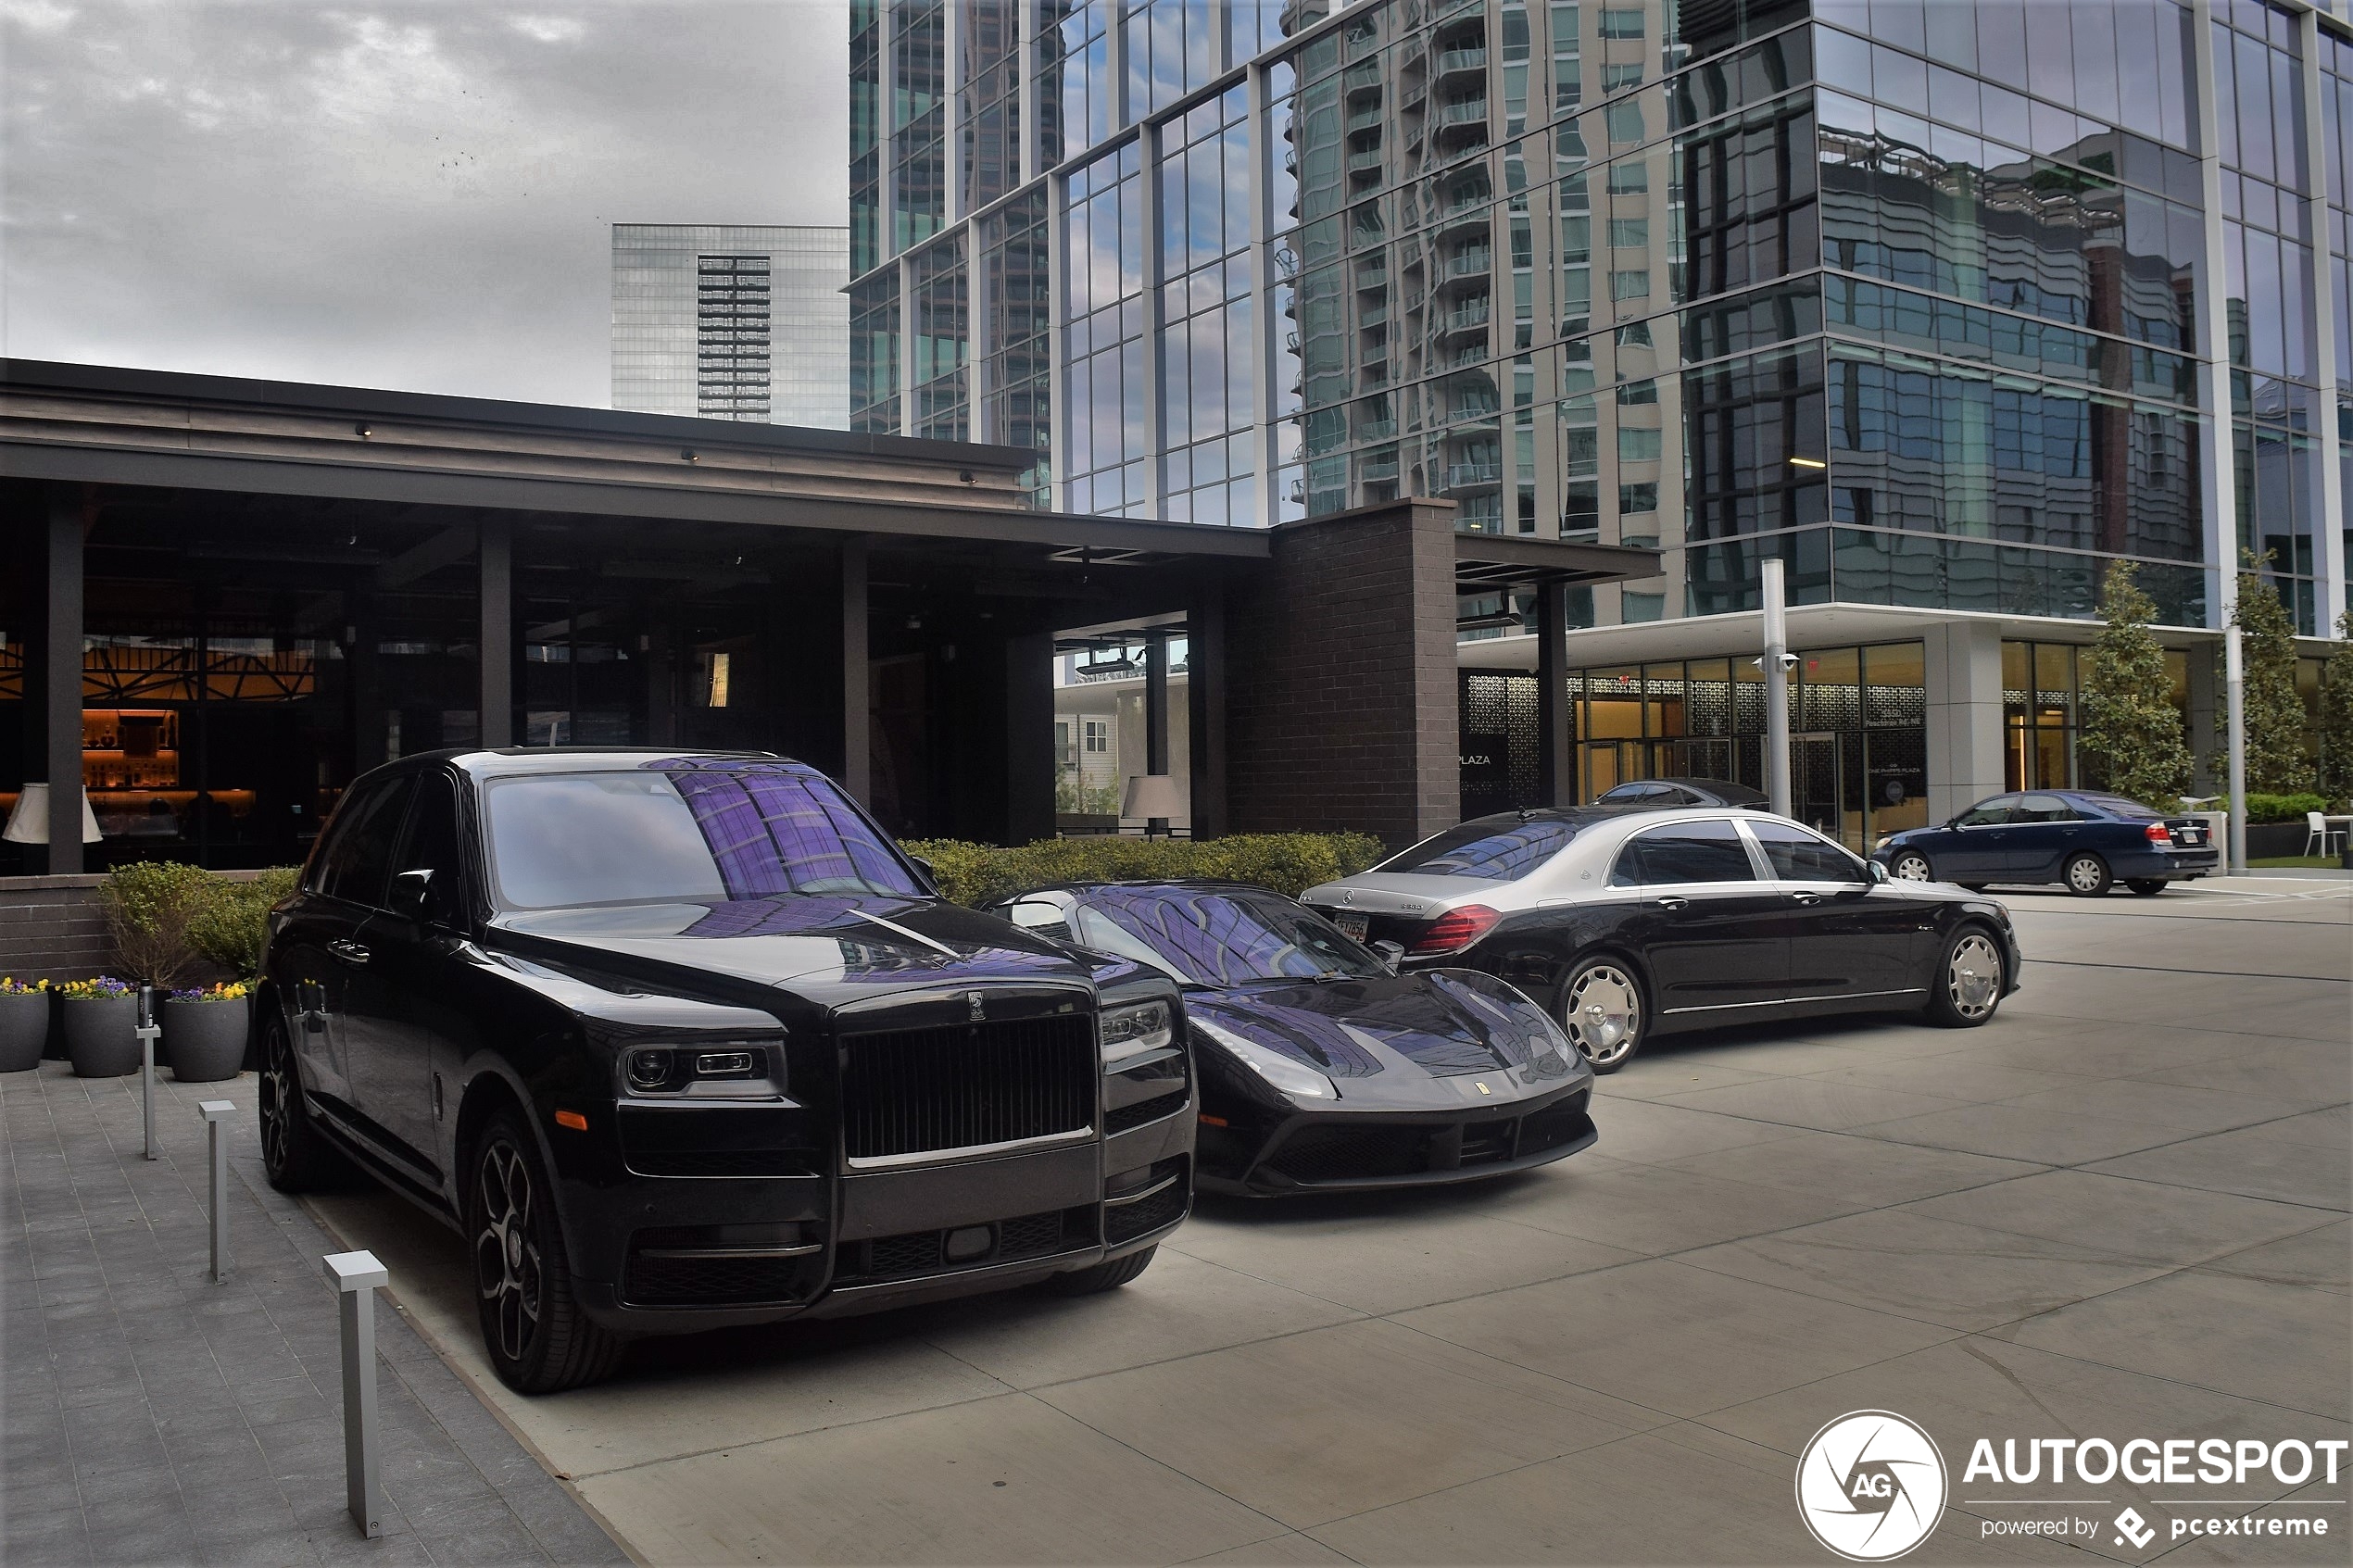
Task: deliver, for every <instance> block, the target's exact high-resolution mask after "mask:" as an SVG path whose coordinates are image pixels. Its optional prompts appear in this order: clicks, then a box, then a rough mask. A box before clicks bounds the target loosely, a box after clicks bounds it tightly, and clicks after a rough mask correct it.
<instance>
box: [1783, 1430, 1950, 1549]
mask: <svg viewBox="0 0 2353 1568" xmlns="http://www.w3.org/2000/svg"><path fill="white" fill-rule="evenodd" d="M1944 1487H1945V1479H1944V1455H1943V1454H1942V1453H1940V1452H1938V1451H1937V1448H1936V1443H1935V1440H1934V1439H1933V1438H1931V1437H1930V1436H1929V1435H1928V1434H1927V1433H1926V1432H1924V1431H1922V1430H1921V1429H1920V1428H1919V1426H1918V1425H1917V1424H1914V1423H1912V1422H1910V1421H1907V1420H1906V1419H1905V1418H1904V1417H1902V1416H1900V1415H1897V1414H1896V1413H1895V1412H1894V1411H1851V1412H1849V1413H1848V1414H1845V1415H1843V1416H1840V1417H1839V1418H1838V1419H1837V1420H1836V1421H1833V1422H1831V1424H1829V1425H1827V1426H1825V1427H1823V1428H1822V1429H1821V1430H1820V1431H1819V1432H1817V1433H1815V1434H1814V1436H1813V1437H1812V1439H1811V1440H1810V1441H1808V1442H1807V1443H1806V1451H1805V1452H1804V1453H1802V1454H1800V1455H1799V1456H1798V1460H1797V1513H1798V1517H1799V1518H1801V1519H1803V1520H1805V1521H1806V1529H1808V1530H1810V1531H1812V1532H1813V1536H1814V1538H1815V1539H1816V1540H1818V1541H1819V1542H1821V1543H1822V1545H1824V1546H1825V1547H1827V1548H1829V1549H1831V1551H1834V1552H1836V1553H1837V1554H1838V1555H1839V1556H1841V1557H1843V1558H1845V1559H1846V1560H1847V1561H1849V1562H1889V1561H1891V1560H1892V1559H1894V1558H1898V1557H1901V1556H1903V1555H1904V1554H1905V1553H1906V1552H1907V1551H1909V1550H1911V1549H1913V1548H1914V1547H1916V1546H1918V1545H1919V1544H1920V1543H1921V1542H1922V1541H1924V1540H1926V1539H1928V1537H1929V1536H1930V1535H1931V1533H1933V1532H1934V1530H1935V1529H1936V1521H1937V1520H1938V1519H1939V1518H1940V1517H1942V1516H1943V1514H1944Z"/></svg>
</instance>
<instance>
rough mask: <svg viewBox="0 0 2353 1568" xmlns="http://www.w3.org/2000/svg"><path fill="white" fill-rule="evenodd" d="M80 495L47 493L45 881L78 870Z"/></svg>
mask: <svg viewBox="0 0 2353 1568" xmlns="http://www.w3.org/2000/svg"><path fill="white" fill-rule="evenodd" d="M48 557H49V562H48V565H49V571H48V583H47V588H48V608H47V616H46V619H47V621H48V625H47V628H46V631H47V638H46V643H47V646H45V647H44V649H43V650H42V660H41V667H42V681H41V687H42V695H43V697H44V703H45V705H46V707H47V709H48V714H47V728H46V744H45V746H44V752H45V753H46V755H45V757H44V761H43V764H42V768H41V776H42V777H43V778H45V779H47V780H48V781H49V864H48V868H47V869H48V872H49V874H50V875H51V876H71V875H74V874H77V873H79V872H81V870H82V495H81V492H80V487H79V486H70V485H64V484H53V485H51V486H50V487H49V548H48Z"/></svg>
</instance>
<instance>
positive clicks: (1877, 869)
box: [1863, 860, 1887, 887]
mask: <svg viewBox="0 0 2353 1568" xmlns="http://www.w3.org/2000/svg"><path fill="white" fill-rule="evenodd" d="M1863 863H1864V864H1865V865H1868V866H1869V867H1870V868H1871V885H1873V886H1874V887H1877V886H1880V885H1882V884H1885V883H1886V881H1887V868H1886V867H1885V866H1883V865H1881V864H1880V863H1879V862H1878V861H1877V860H1866V861H1865V862H1863Z"/></svg>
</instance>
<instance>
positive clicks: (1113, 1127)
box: [1103, 1089, 1191, 1137]
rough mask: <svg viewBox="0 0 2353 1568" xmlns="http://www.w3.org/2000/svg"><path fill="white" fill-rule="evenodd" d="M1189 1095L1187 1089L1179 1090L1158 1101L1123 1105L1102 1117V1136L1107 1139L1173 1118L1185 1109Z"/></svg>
mask: <svg viewBox="0 0 2353 1568" xmlns="http://www.w3.org/2000/svg"><path fill="white" fill-rule="evenodd" d="M1190 1093H1191V1091H1190V1090H1189V1089H1179V1090H1177V1091H1176V1093H1175V1094H1173V1095H1163V1096H1161V1097H1160V1098H1158V1099H1148V1100H1145V1101H1143V1102H1142V1103H1140V1104H1138V1105H1123V1106H1121V1107H1119V1108H1118V1109H1117V1110H1113V1111H1110V1112H1109V1113H1107V1114H1106V1115H1105V1116H1104V1117H1103V1135H1104V1136H1105V1137H1109V1136H1111V1135H1113V1134H1114V1133H1124V1132H1126V1131H1127V1130H1128V1129H1129V1128H1131V1127H1140V1126H1142V1125H1144V1123H1147V1122H1157V1121H1159V1120H1160V1119H1161V1118H1162V1117H1164V1116H1174V1115H1176V1113H1177V1112H1178V1111H1180V1110H1184V1109H1185V1100H1186V1098H1187V1096H1189V1094H1190Z"/></svg>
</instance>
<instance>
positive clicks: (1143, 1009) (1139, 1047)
mask: <svg viewBox="0 0 2353 1568" xmlns="http://www.w3.org/2000/svg"><path fill="white" fill-rule="evenodd" d="M1102 1036H1103V1065H1104V1066H1106V1067H1108V1066H1110V1065H1111V1064H1112V1063H1113V1062H1114V1061H1120V1060H1125V1059H1126V1058H1128V1057H1131V1056H1141V1055H1143V1054H1144V1053H1145V1052H1146V1051H1156V1050H1159V1049H1161V1048H1162V1047H1165V1046H1168V1045H1170V1044H1173V1043H1174V1042H1175V1040H1176V1020H1175V1018H1174V1016H1173V1015H1172V1014H1171V1013H1170V1011H1169V1008H1168V1004H1167V1003H1166V1002H1140V1003H1138V1004H1137V1005H1135V1006H1133V1007H1124V1008H1111V1009H1107V1010H1105V1011H1104V1013H1103V1019H1102Z"/></svg>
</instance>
